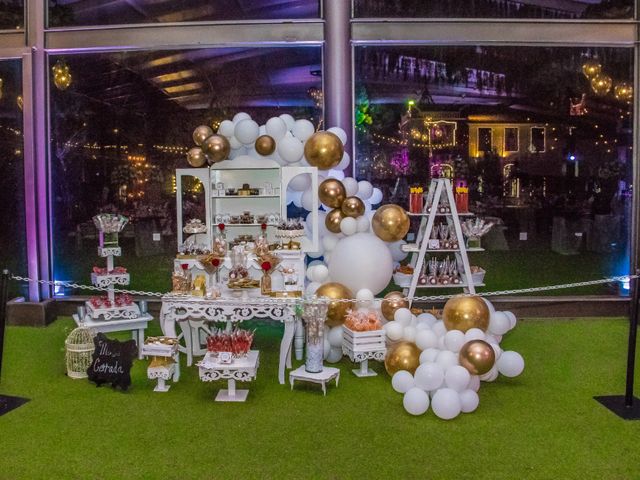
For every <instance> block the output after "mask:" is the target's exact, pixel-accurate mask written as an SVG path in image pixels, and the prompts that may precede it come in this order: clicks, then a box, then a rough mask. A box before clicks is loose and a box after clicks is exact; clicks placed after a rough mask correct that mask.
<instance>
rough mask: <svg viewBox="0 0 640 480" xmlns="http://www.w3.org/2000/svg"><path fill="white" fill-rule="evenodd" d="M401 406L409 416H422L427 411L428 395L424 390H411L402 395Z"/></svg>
mask: <svg viewBox="0 0 640 480" xmlns="http://www.w3.org/2000/svg"><path fill="white" fill-rule="evenodd" d="M402 405H403V406H404V409H405V410H406V411H407V413H410V414H411V415H422V414H423V413H424V412H426V411H427V410H428V409H429V395H427V392H425V391H424V390H420V389H419V388H412V389H410V390H409V391H407V393H405V394H404V398H403V399H402Z"/></svg>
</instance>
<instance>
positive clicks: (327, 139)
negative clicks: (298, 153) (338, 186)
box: [304, 132, 344, 170]
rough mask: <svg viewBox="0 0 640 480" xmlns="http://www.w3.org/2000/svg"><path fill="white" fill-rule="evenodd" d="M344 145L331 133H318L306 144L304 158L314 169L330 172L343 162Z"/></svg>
mask: <svg viewBox="0 0 640 480" xmlns="http://www.w3.org/2000/svg"><path fill="white" fill-rule="evenodd" d="M343 155H344V145H342V142H341V141H340V139H339V138H338V137H337V136H336V135H334V134H333V133H331V132H316V133H314V134H313V135H312V136H311V138H309V139H308V140H307V142H306V143H305V144H304V156H305V158H306V159H307V162H309V165H311V166H312V167H318V168H319V169H320V170H329V169H330V168H333V167H335V166H336V165H338V164H339V163H340V160H342V156H343Z"/></svg>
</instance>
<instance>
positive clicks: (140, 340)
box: [138, 328, 144, 360]
mask: <svg viewBox="0 0 640 480" xmlns="http://www.w3.org/2000/svg"><path fill="white" fill-rule="evenodd" d="M143 345H144V328H140V329H139V330H138V360H142V346H143Z"/></svg>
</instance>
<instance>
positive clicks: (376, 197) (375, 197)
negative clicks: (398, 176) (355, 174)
mask: <svg viewBox="0 0 640 480" xmlns="http://www.w3.org/2000/svg"><path fill="white" fill-rule="evenodd" d="M381 201H382V190H380V189H379V188H374V189H373V193H372V194H371V197H369V203H371V205H377V204H379V203H380V202H381Z"/></svg>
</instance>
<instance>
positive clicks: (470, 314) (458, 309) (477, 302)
mask: <svg viewBox="0 0 640 480" xmlns="http://www.w3.org/2000/svg"><path fill="white" fill-rule="evenodd" d="M442 319H443V320H444V326H445V327H446V328H447V330H460V331H462V332H466V331H467V330H469V329H470V328H479V329H480V330H482V331H485V330H486V329H487V327H488V326H489V307H487V304H486V303H484V300H482V298H480V297H478V296H466V295H458V296H455V297H453V298H450V299H449V300H447V303H445V304H444V309H443V311H442Z"/></svg>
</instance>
